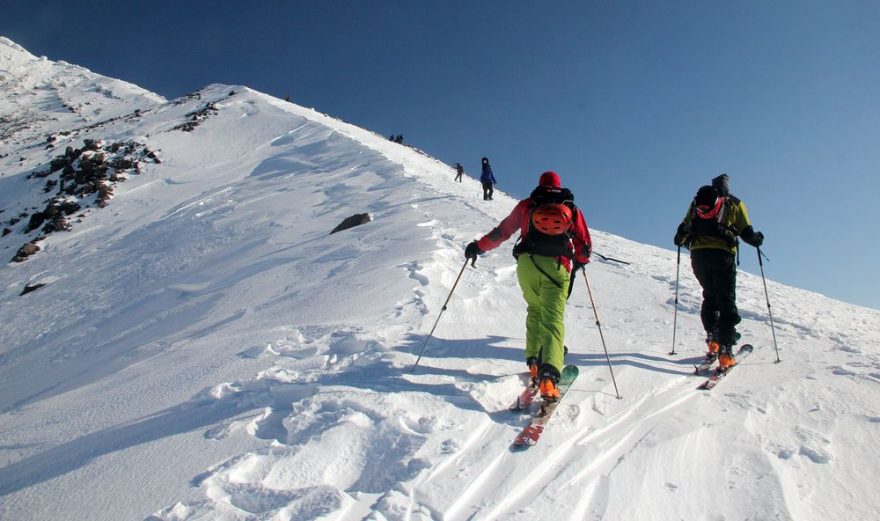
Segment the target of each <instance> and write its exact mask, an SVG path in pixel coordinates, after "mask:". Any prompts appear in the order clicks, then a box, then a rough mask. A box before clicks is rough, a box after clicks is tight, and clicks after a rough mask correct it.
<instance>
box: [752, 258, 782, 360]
mask: <svg viewBox="0 0 880 521" xmlns="http://www.w3.org/2000/svg"><path fill="white" fill-rule="evenodd" d="M757 250H758V265H759V266H761V281H763V282H764V298H766V299H767V314H768V315H769V316H770V331H772V332H773V348H774V349H776V363H777V364H778V363H779V362H781V361H782V360H781V359H780V358H779V346H778V345H777V344H776V326H775V325H774V324H773V312H772V311H770V294H769V293H767V279H766V278H764V261H763V260H762V258H761V257H762V256H763V255H764V252H762V251H761V248H760V247H758V248H757ZM767 260H768V261H769V260H770V259H767Z"/></svg>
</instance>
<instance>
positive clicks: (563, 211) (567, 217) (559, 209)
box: [532, 203, 571, 235]
mask: <svg viewBox="0 0 880 521" xmlns="http://www.w3.org/2000/svg"><path fill="white" fill-rule="evenodd" d="M570 225H571V208H569V207H568V206H566V205H564V204H562V203H552V204H542V205H541V206H539V207H537V208H535V210H534V211H533V212H532V226H534V227H535V229H536V230H538V231H539V232H541V233H544V234H547V235H561V234H563V233H565V232H566V231H567V230H568V227H569V226H570Z"/></svg>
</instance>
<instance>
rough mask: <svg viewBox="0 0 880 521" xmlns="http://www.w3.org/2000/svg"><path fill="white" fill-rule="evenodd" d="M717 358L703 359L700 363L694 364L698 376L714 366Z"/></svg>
mask: <svg viewBox="0 0 880 521" xmlns="http://www.w3.org/2000/svg"><path fill="white" fill-rule="evenodd" d="M716 360H717V358H715V359H712V360H706V359H703V361H702V362H700V363H699V364H694V374H695V375H698V376H699V375H701V374H705V373H706V371H708V370H709V369H711V368H712V365H713V364H714V363H715V361H716Z"/></svg>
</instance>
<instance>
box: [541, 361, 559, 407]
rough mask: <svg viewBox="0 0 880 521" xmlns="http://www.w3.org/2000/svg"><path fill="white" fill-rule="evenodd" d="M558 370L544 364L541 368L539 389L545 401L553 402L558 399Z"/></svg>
mask: <svg viewBox="0 0 880 521" xmlns="http://www.w3.org/2000/svg"><path fill="white" fill-rule="evenodd" d="M558 384H559V372H558V371H557V370H556V369H554V368H553V367H551V366H549V365H545V366H544V367H543V368H542V369H541V383H540V386H539V391H540V393H541V398H543V399H544V401H545V402H555V401H557V400H559V398H560V396H561V395H560V394H559V387H558Z"/></svg>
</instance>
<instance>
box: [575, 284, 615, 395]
mask: <svg viewBox="0 0 880 521" xmlns="http://www.w3.org/2000/svg"><path fill="white" fill-rule="evenodd" d="M581 270H582V271H583V272H584V282H586V283H587V294H588V295H589V296H590V305H591V306H592V307H593V314H594V315H595V316H596V327H597V328H599V338H601V339H602V349H604V350H605V360H607V361H608V370H609V371H611V381H612V382H614V392H615V393H617V399H618V400H620V391H619V390H618V389H617V380H616V379H615V378H614V369H612V368H611V357H609V356H608V347H606V346H605V335H603V334H602V324H600V323H599V311H598V310H596V301H594V300H593V291H592V290H591V289H590V279H588V278H587V270H586V268H581Z"/></svg>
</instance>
